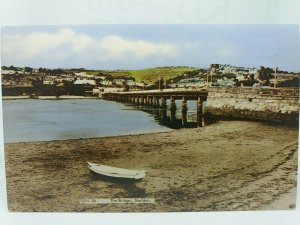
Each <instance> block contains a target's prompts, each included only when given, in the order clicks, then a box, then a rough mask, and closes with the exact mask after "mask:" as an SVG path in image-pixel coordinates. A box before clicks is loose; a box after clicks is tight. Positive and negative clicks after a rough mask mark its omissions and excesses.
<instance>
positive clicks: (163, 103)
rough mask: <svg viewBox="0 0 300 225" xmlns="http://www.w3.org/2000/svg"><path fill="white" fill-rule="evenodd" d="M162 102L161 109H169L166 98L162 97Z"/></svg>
mask: <svg viewBox="0 0 300 225" xmlns="http://www.w3.org/2000/svg"><path fill="white" fill-rule="evenodd" d="M160 100H161V102H160V107H162V108H167V101H166V98H165V97H161V98H160Z"/></svg>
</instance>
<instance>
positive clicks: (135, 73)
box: [85, 66, 197, 83]
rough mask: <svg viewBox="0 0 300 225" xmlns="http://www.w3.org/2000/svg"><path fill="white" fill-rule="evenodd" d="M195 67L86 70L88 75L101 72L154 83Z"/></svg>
mask: <svg viewBox="0 0 300 225" xmlns="http://www.w3.org/2000/svg"><path fill="white" fill-rule="evenodd" d="M196 69H197V68H194V67H186V66H176V67H175V66H172V67H155V68H150V69H142V70H86V71H85V72H86V73H88V74H94V75H96V74H98V73H99V72H101V73H105V74H111V75H112V76H132V77H134V78H135V80H136V81H138V82H139V81H144V82H146V83H152V82H154V81H156V80H158V78H159V77H161V78H164V79H169V78H174V77H177V76H180V75H182V74H184V73H185V72H188V71H193V70H196Z"/></svg>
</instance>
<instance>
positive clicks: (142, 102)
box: [141, 96, 145, 105]
mask: <svg viewBox="0 0 300 225" xmlns="http://www.w3.org/2000/svg"><path fill="white" fill-rule="evenodd" d="M144 104H145V98H144V97H143V96H141V105H144Z"/></svg>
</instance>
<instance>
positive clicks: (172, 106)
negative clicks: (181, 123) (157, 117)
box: [170, 96, 176, 124]
mask: <svg viewBox="0 0 300 225" xmlns="http://www.w3.org/2000/svg"><path fill="white" fill-rule="evenodd" d="M170 111H171V117H170V120H171V123H174V124H175V123H176V104H175V99H174V97H173V96H171V100H170Z"/></svg>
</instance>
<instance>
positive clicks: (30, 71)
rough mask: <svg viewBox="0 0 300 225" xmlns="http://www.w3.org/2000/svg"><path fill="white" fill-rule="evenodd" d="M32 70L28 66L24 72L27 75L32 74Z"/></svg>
mask: <svg viewBox="0 0 300 225" xmlns="http://www.w3.org/2000/svg"><path fill="white" fill-rule="evenodd" d="M32 70H33V69H32V68H31V67H27V66H25V68H24V72H25V73H26V72H27V73H32Z"/></svg>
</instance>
